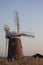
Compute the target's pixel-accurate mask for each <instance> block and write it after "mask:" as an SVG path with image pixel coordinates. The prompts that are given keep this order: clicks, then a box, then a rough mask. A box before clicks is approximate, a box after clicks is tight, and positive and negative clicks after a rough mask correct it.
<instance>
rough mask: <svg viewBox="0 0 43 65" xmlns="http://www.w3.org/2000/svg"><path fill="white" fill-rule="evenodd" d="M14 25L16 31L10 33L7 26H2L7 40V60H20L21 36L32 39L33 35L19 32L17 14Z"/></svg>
mask: <svg viewBox="0 0 43 65" xmlns="http://www.w3.org/2000/svg"><path fill="white" fill-rule="evenodd" d="M16 24H17V31H10V29H9V26H8V25H4V30H5V33H6V39H9V42H8V57H7V58H8V60H9V59H10V60H12V58H14V59H21V58H22V55H23V53H22V45H21V39H20V37H21V36H28V37H34V35H32V34H29V33H24V32H20V30H19V29H20V28H19V24H20V23H19V18H18V12H16Z"/></svg>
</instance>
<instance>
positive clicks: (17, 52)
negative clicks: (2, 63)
mask: <svg viewBox="0 0 43 65" xmlns="http://www.w3.org/2000/svg"><path fill="white" fill-rule="evenodd" d="M12 57H15V58H16V59H21V57H22V44H21V39H20V38H11V39H9V46H8V59H10V58H12Z"/></svg>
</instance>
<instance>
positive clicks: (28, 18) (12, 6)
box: [0, 0, 43, 55]
mask: <svg viewBox="0 0 43 65" xmlns="http://www.w3.org/2000/svg"><path fill="white" fill-rule="evenodd" d="M16 10H17V11H18V13H19V20H20V25H21V26H20V27H21V31H25V32H33V33H34V34H35V39H32V38H26V37H24V38H23V37H22V45H23V54H24V55H32V54H34V53H37V52H39V53H41V54H43V0H0V54H1V53H3V54H4V53H5V32H4V30H3V26H4V25H5V24H8V25H9V26H10V28H11V29H13V30H14V11H16Z"/></svg>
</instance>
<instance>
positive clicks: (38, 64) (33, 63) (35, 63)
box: [0, 57, 43, 65]
mask: <svg viewBox="0 0 43 65" xmlns="http://www.w3.org/2000/svg"><path fill="white" fill-rule="evenodd" d="M0 65H43V59H42V58H32V57H31V58H24V59H22V60H20V61H18V60H15V61H12V62H11V61H9V62H8V61H7V59H4V58H1V59H0Z"/></svg>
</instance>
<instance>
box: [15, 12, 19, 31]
mask: <svg viewBox="0 0 43 65" xmlns="http://www.w3.org/2000/svg"><path fill="white" fill-rule="evenodd" d="M16 24H17V32H19V18H18V12H17V11H16Z"/></svg>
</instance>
